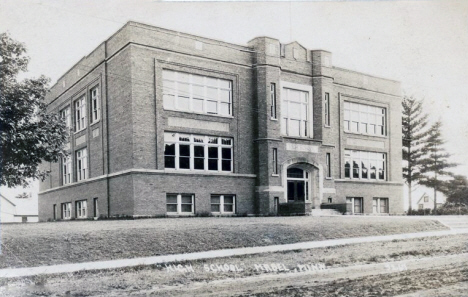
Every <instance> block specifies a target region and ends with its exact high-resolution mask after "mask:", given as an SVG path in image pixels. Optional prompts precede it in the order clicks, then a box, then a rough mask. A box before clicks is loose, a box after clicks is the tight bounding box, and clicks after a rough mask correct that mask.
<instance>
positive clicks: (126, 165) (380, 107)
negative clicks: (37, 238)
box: [39, 22, 403, 220]
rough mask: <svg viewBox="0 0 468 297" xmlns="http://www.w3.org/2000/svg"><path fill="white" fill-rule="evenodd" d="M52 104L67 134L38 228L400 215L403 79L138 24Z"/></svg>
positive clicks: (94, 55) (78, 71)
mask: <svg viewBox="0 0 468 297" xmlns="http://www.w3.org/2000/svg"><path fill="white" fill-rule="evenodd" d="M46 101H47V104H48V111H49V112H51V113H56V114H60V115H61V116H62V118H63V119H64V121H65V122H66V124H67V126H68V128H69V129H70V132H71V133H70V138H69V143H68V145H67V149H68V151H69V152H70V154H69V156H68V157H66V158H64V159H63V160H61V161H60V162H59V163H54V164H49V163H44V164H42V166H43V169H45V170H50V171H51V175H50V176H49V177H48V178H47V179H46V180H44V181H43V182H42V183H41V185H40V193H39V216H40V219H41V220H48V219H72V218H78V219H86V218H91V217H98V216H100V215H103V216H119V215H125V216H134V217H138V216H156V215H169V216H172V215H196V214H208V213H210V214H213V215H233V214H239V215H243V214H264V215H266V214H274V213H290V214H292V213H296V214H308V213H311V212H312V209H320V208H338V209H342V210H344V211H347V212H348V213H350V214H362V213H376V214H389V213H393V214H395V213H403V205H402V204H403V199H402V185H403V183H402V174H401V173H402V168H401V163H402V150H401V138H402V136H401V88H400V83H399V82H397V81H393V80H389V79H384V78H379V77H375V76H371V75H367V74H363V73H359V72H356V71H352V70H347V69H343V68H339V67H336V66H334V65H333V63H332V54H331V53H330V52H328V51H324V50H309V49H307V48H305V47H304V46H302V45H301V44H299V43H298V42H291V43H288V44H285V43H281V42H280V41H279V40H277V39H274V38H270V37H257V38H254V39H252V40H251V41H249V42H248V43H247V45H237V44H232V43H228V42H224V41H219V40H213V39H209V38H203V37H199V36H195V35H191V34H185V33H181V32H175V31H171V30H166V29H163V28H158V27H153V26H149V25H145V24H141V23H136V22H129V23H127V24H126V25H125V26H123V27H122V28H121V29H120V30H119V31H118V32H116V33H115V34H114V35H112V36H111V37H110V38H109V39H107V40H106V41H104V42H103V43H101V44H100V45H99V46H98V47H97V48H96V49H95V50H94V51H93V52H91V53H90V54H89V55H88V56H86V57H84V58H83V59H82V60H81V61H79V62H78V63H77V64H76V65H75V66H73V67H72V68H71V69H69V70H68V71H67V72H66V73H65V74H64V75H63V76H62V77H61V78H60V79H59V80H58V82H57V83H56V84H55V85H54V86H53V87H52V89H51V92H50V93H48V95H47V98H46ZM344 211H343V212H344Z"/></svg>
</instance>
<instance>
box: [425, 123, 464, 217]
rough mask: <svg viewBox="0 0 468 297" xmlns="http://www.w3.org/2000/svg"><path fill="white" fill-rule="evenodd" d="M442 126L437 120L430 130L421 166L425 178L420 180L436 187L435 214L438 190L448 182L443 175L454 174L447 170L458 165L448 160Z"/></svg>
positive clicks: (435, 212)
mask: <svg viewBox="0 0 468 297" xmlns="http://www.w3.org/2000/svg"><path fill="white" fill-rule="evenodd" d="M441 127H442V123H441V122H440V121H437V122H436V123H434V124H433V125H432V126H431V128H430V129H429V131H428V136H427V138H426V144H425V146H424V147H423V149H422V152H423V153H424V154H425V155H426V158H425V159H423V161H422V168H421V173H422V174H423V175H424V178H423V179H421V180H420V182H419V183H420V184H422V185H425V186H427V187H429V188H433V189H434V214H437V191H441V190H443V189H444V186H445V185H446V183H447V181H446V180H444V179H441V177H442V178H444V177H451V176H453V173H451V172H450V171H447V169H448V168H451V167H455V166H457V165H456V164H454V163H450V162H449V161H448V158H449V157H450V154H449V153H447V152H446V151H445V149H444V148H443V145H444V143H445V141H444V139H443V138H442V132H441Z"/></svg>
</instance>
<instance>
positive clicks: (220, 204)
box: [211, 195, 236, 214]
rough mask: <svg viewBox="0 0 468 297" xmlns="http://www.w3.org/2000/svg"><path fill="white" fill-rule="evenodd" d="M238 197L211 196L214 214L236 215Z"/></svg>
mask: <svg viewBox="0 0 468 297" xmlns="http://www.w3.org/2000/svg"><path fill="white" fill-rule="evenodd" d="M235 205H236V196H234V195H211V212H212V213H220V214H224V213H231V214H232V213H235V212H236V206H235Z"/></svg>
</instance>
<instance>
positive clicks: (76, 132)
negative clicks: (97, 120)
mask: <svg viewBox="0 0 468 297" xmlns="http://www.w3.org/2000/svg"><path fill="white" fill-rule="evenodd" d="M86 128H87V127H86ZM86 128H83V129H81V130H78V131H75V132H74V133H73V135H76V134H78V133H80V132H83V131H85V130H86Z"/></svg>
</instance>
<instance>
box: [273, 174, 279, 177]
mask: <svg viewBox="0 0 468 297" xmlns="http://www.w3.org/2000/svg"><path fill="white" fill-rule="evenodd" d="M271 176H274V177H279V174H277V173H272V174H271Z"/></svg>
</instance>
